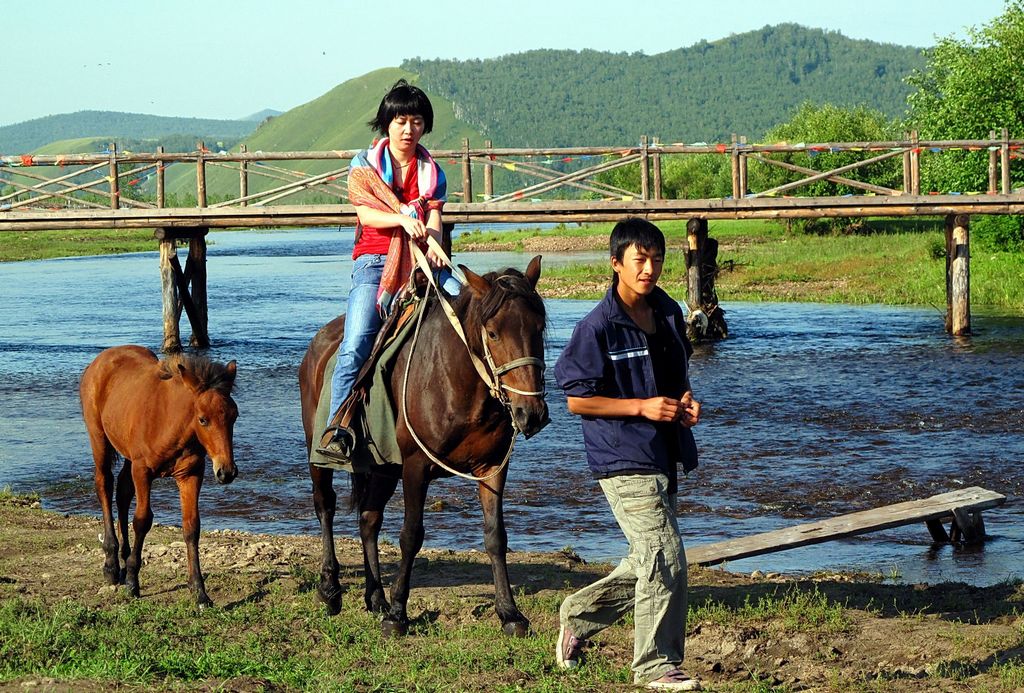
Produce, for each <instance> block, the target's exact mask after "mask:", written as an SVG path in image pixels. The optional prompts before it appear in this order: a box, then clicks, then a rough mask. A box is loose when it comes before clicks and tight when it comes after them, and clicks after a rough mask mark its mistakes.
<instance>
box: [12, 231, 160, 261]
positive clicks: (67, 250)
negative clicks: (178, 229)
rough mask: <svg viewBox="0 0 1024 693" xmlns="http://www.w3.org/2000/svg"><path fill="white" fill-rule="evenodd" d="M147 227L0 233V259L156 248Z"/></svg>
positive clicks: (127, 251)
mask: <svg viewBox="0 0 1024 693" xmlns="http://www.w3.org/2000/svg"><path fill="white" fill-rule="evenodd" d="M156 249H157V242H156V240H155V239H154V238H153V231H152V230H150V229H79V230H68V231H7V232H3V233H0V262H15V261H18V260H47V259H50V258H55V257H78V256H83V255H108V254H114V253H135V252H141V251H146V250H156Z"/></svg>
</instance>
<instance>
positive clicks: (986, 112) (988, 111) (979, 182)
mask: <svg viewBox="0 0 1024 693" xmlns="http://www.w3.org/2000/svg"><path fill="white" fill-rule="evenodd" d="M1022 55H1024V0H1008V1H1007V3H1006V9H1005V11H1004V12H1003V14H1002V15H1000V16H999V17H996V18H995V19H993V20H992V22H991V23H989V24H987V25H985V26H982V27H981V28H980V29H978V28H970V29H969V30H968V37H967V38H966V39H964V40H957V39H955V38H952V37H947V38H943V39H940V40H939V42H938V43H937V44H936V46H935V47H934V48H932V49H931V50H929V51H927V52H926V59H927V61H926V67H925V68H924V69H923V70H915V71H914V72H913V73H912V74H911V76H910V77H908V78H907V82H908V84H910V85H911V86H913V87H915V88H916V91H915V92H913V93H911V95H910V97H909V99H908V101H909V105H910V108H909V111H908V113H907V125H908V127H910V128H915V129H917V131H918V133H919V135H920V136H921V137H922V139H979V138H987V137H988V135H989V132H990V131H992V130H995V131H997V132H1001V131H1002V128H1007V129H1008V130H1009V133H1010V136H1011V137H1021V136H1022V135H1024V63H1022V62H1021V56H1022ZM987 167H988V156H987V152H944V153H943V154H941V155H940V156H926V157H923V160H922V170H921V178H922V186H927V189H931V190H937V191H940V192H956V191H973V190H985V189H987V187H988V168H987ZM1011 174H1016V176H1012V178H1013V180H1014V182H1015V184H1017V185H1019V184H1020V180H1021V177H1020V168H1019V166H1018V167H1017V168H1016V170H1014V169H1012V168H1011Z"/></svg>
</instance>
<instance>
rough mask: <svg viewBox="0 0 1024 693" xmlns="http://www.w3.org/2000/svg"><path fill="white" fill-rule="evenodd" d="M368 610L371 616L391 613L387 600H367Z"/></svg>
mask: <svg viewBox="0 0 1024 693" xmlns="http://www.w3.org/2000/svg"><path fill="white" fill-rule="evenodd" d="M365 601H366V610H367V611H369V612H370V613H371V614H386V613H388V612H389V611H391V605H390V604H388V600H387V599H367V600H365Z"/></svg>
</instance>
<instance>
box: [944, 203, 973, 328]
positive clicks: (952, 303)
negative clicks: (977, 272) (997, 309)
mask: <svg viewBox="0 0 1024 693" xmlns="http://www.w3.org/2000/svg"><path fill="white" fill-rule="evenodd" d="M946 331H947V332H949V333H950V334H952V335H955V336H961V335H968V334H970V333H971V252H970V217H969V216H967V215H966V214H956V215H953V214H951V215H949V216H947V217H946Z"/></svg>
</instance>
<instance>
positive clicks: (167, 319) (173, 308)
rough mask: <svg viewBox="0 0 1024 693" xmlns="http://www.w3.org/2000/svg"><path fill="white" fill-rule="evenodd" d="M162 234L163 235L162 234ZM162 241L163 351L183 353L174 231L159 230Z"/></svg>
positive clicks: (158, 235) (158, 234)
mask: <svg viewBox="0 0 1024 693" xmlns="http://www.w3.org/2000/svg"><path fill="white" fill-rule="evenodd" d="M161 232H162V233H161ZM156 235H157V237H158V238H159V239H160V289H161V294H162V296H163V306H164V308H163V315H164V343H163V347H161V351H163V352H164V353H165V354H173V353H175V352H178V351H181V335H180V333H179V332H178V315H179V313H178V310H179V308H178V283H177V282H176V281H175V280H174V265H173V264H172V258H173V259H174V262H177V243H178V241H177V240H176V239H175V237H174V234H173V233H172V229H157V233H156Z"/></svg>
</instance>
